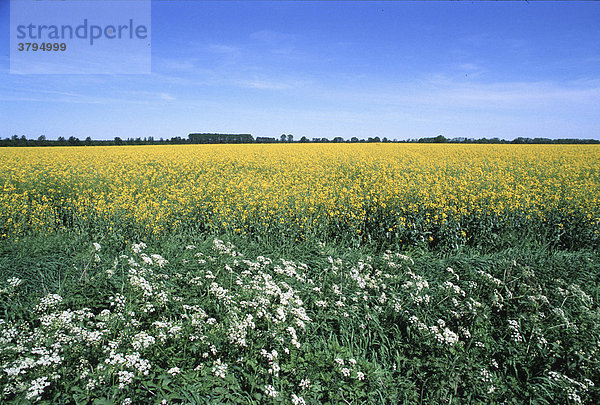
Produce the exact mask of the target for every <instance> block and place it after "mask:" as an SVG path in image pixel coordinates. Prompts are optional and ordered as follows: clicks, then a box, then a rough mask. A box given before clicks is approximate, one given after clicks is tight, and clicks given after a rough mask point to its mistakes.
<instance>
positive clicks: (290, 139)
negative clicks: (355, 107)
mask: <svg viewBox="0 0 600 405" xmlns="http://www.w3.org/2000/svg"><path fill="white" fill-rule="evenodd" d="M198 135H202V136H198ZM206 135H209V134H190V135H189V136H188V138H182V137H179V136H176V137H173V138H171V139H163V138H159V139H154V137H152V136H149V137H144V138H141V137H138V138H126V139H122V138H120V137H115V138H114V139H112V140H94V139H92V138H91V137H89V136H88V137H87V138H85V139H84V140H80V139H79V138H77V137H74V136H71V137H69V138H64V137H62V136H60V137H58V139H57V140H49V139H46V137H45V136H44V135H41V136H39V137H38V138H37V139H27V137H26V136H25V135H22V136H18V135H13V136H12V137H11V138H5V139H0V146H98V145H162V144H192V143H373V142H376V143H378V142H383V143H388V142H393V143H480V144H600V140H597V139H549V138H522V137H519V138H516V139H513V140H510V141H507V140H505V139H499V138H491V139H487V138H480V139H473V138H452V139H447V138H446V137H444V136H443V135H438V136H436V137H433V138H419V139H407V140H396V139H394V140H390V139H388V138H386V137H384V138H383V139H381V138H379V137H378V136H376V137H369V138H367V139H359V138H357V137H352V138H350V139H349V140H347V139H344V138H342V137H335V138H333V139H331V140H330V139H328V138H312V139H308V138H307V137H305V136H303V137H302V138H300V139H299V140H298V141H294V136H293V135H291V134H282V135H281V137H279V139H277V138H269V137H257V138H256V139H254V138H253V137H252V135H250V134H238V135H236V134H233V135H228V134H222V135H219V134H210V135H211V136H206Z"/></svg>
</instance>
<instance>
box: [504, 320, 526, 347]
mask: <svg viewBox="0 0 600 405" xmlns="http://www.w3.org/2000/svg"><path fill="white" fill-rule="evenodd" d="M508 328H509V329H510V337H511V339H512V340H513V341H515V342H517V343H521V342H523V341H524V340H525V339H523V335H521V329H520V327H519V322H517V321H516V320H514V319H509V320H508Z"/></svg>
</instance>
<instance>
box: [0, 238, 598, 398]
mask: <svg viewBox="0 0 600 405" xmlns="http://www.w3.org/2000/svg"><path fill="white" fill-rule="evenodd" d="M216 236H217V237H218V238H219V239H222V240H224V242H223V243H221V242H218V241H217V242H215V241H214V239H215V235H208V234H193V233H190V234H176V235H171V236H169V237H166V238H162V239H154V240H146V243H147V245H148V246H147V247H146V248H144V249H142V248H140V250H139V251H138V252H137V253H135V252H133V251H132V241H127V242H125V241H124V240H123V239H121V238H117V237H111V236H110V235H88V234H80V233H75V232H66V233H63V234H60V235H55V236H50V237H37V236H27V237H23V238H21V239H19V240H16V241H15V240H3V241H1V242H0V283H1V284H0V319H2V320H3V322H2V323H1V324H0V387H2V390H3V391H2V392H0V402H3V403H4V402H9V403H13V402H14V403H22V402H30V401H36V400H39V401H40V402H41V403H70V402H74V403H115V404H121V403H123V401H125V402H126V403H127V402H128V399H127V398H129V399H130V400H131V401H132V402H133V403H161V401H163V400H164V401H166V402H167V403H257V404H258V403H269V402H273V403H279V402H281V403H303V401H304V402H305V403H314V404H319V403H356V404H359V403H382V404H384V403H399V402H403V403H441V402H449V403H456V404H462V403H501V402H505V403H540V404H544V403H547V404H551V403H590V404H592V403H598V402H600V390H599V387H600V308H599V307H598V300H599V299H600V282H599V281H600V264H599V263H600V254H598V252H594V251H589V250H582V249H579V250H564V249H563V250H559V249H556V248H549V247H548V245H547V244H546V245H544V244H539V245H537V244H535V243H528V244H526V245H525V246H522V247H520V248H515V247H507V248H503V249H498V248H495V249H483V248H463V249H456V250H442V249H441V248H438V249H431V248H430V247H427V246H424V245H417V247H413V248H412V250H406V251H403V252H386V251H385V250H383V251H382V249H381V248H380V247H378V246H377V245H375V244H373V245H371V246H369V245H363V246H355V245H353V244H352V242H351V241H350V242H348V243H347V244H344V243H337V242H336V243H331V244H327V243H322V242H319V241H316V240H313V241H304V242H301V243H291V242H288V243H276V238H273V240H264V239H263V240H261V239H258V238H257V239H250V238H243V237H240V236H231V235H230V236H227V235H216ZM94 242H98V243H100V245H101V249H100V251H98V252H96V250H95V248H94V246H93V243H94ZM134 242H138V241H134ZM228 243H231V245H229V244H228ZM190 245H194V247H191V246H190ZM186 246H187V247H188V248H186ZM513 246H514V245H513ZM96 254H97V255H98V258H99V259H100V261H99V262H98V261H97V259H96V258H95V255H96ZM151 254H158V255H160V256H161V257H163V258H164V259H166V260H168V263H164V264H162V265H160V262H161V259H160V258H159V257H158V256H155V257H153V256H151ZM240 254H241V255H240ZM122 255H126V256H127V257H123V256H122ZM144 255H145V256H144ZM242 255H243V256H242ZM282 259H284V260H285V261H282ZM150 260H151V261H152V263H150ZM136 264H137V265H136ZM449 268H451V269H452V270H448V269H449ZM132 269H133V270H132ZM14 277H16V278H18V279H20V280H22V281H21V283H20V284H19V285H16V286H11V285H10V284H9V282H8V280H9V279H11V278H14ZM213 283H214V284H213ZM12 284H17V281H15V279H13V280H12ZM49 294H50V298H48V296H49ZM51 294H58V295H59V296H60V297H61V298H62V300H58V298H56V297H54V299H53V298H52V297H53V296H52V295H51ZM42 302H44V304H42ZM290 328H293V331H292V329H290ZM274 351H275V352H276V354H275V352H274ZM127 356H129V357H127ZM27 359H30V360H27ZM225 364H226V365H227V367H226V369H225V366H224V365H225ZM36 386H37V387H38V388H40V389H39V390H38V391H39V392H38V391H36ZM42 387H43V388H42Z"/></svg>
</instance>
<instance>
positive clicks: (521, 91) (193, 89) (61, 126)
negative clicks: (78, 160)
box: [0, 0, 600, 139]
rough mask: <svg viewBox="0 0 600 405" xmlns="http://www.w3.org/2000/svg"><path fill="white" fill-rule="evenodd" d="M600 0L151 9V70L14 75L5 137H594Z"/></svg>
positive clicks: (5, 15) (5, 95)
mask: <svg viewBox="0 0 600 405" xmlns="http://www.w3.org/2000/svg"><path fill="white" fill-rule="evenodd" d="M599 22H600V2H533V1H532V2H400V1H398V2H371V1H369V2H357V1H353V2H333V1H327V2H305V1H301V2H218V1H207V2H205V1H172V0H171V1H153V2H152V26H151V28H152V73H151V74H148V75H134V74H131V75H128V74H125V75H100V74H99V75H50V74H49V75H15V74H10V72H9V53H10V52H9V51H10V43H9V7H8V0H0V32H1V33H2V34H1V42H0V51H1V52H0V137H1V138H5V137H10V136H12V135H14V134H18V135H26V136H27V137H28V138H37V137H38V136H39V135H41V134H44V135H46V136H47V137H48V138H50V139H56V138H57V137H58V136H65V137H69V136H76V137H78V138H80V139H84V138H85V137H87V136H91V137H92V138H94V139H112V138H114V137H115V136H119V137H121V138H128V137H138V136H139V137H145V136H154V137H155V138H160V137H164V138H171V137H173V136H182V137H186V136H187V134H188V133H189V132H224V133H252V134H253V135H255V136H273V137H279V135H281V134H282V133H286V134H293V135H294V137H295V139H299V138H300V137H301V136H307V137H308V138H313V137H328V138H333V137H336V136H342V137H344V138H350V137H353V136H356V137H359V138H367V137H372V136H379V137H382V138H383V137H388V138H390V139H408V138H420V137H429V136H436V135H439V134H443V135H445V136H446V137H449V138H453V137H469V138H471V137H472V138H480V137H487V138H491V137H499V138H504V139H513V138H516V137H519V136H522V137H548V138H595V139H600V114H599V112H600V24H599Z"/></svg>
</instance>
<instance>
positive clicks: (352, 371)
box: [333, 357, 365, 381]
mask: <svg viewBox="0 0 600 405" xmlns="http://www.w3.org/2000/svg"><path fill="white" fill-rule="evenodd" d="M333 362H334V363H335V365H336V366H337V369H338V371H339V372H340V373H341V374H342V376H343V377H346V378H355V379H356V380H359V381H362V380H364V379H365V373H363V372H362V371H360V369H359V368H358V362H357V361H356V359H354V358H350V359H348V360H344V359H342V358H340V357H336V358H335V359H333Z"/></svg>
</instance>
